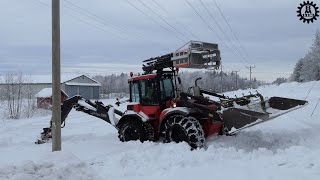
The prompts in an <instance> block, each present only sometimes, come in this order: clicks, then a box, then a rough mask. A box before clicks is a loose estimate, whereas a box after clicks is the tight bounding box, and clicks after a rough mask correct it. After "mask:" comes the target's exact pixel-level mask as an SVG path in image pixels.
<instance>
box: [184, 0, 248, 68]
mask: <svg viewBox="0 0 320 180" xmlns="http://www.w3.org/2000/svg"><path fill="white" fill-rule="evenodd" d="M186 2H187V3H188V4H189V6H190V7H191V8H192V9H193V10H194V11H195V12H196V14H197V15H198V16H199V17H200V18H201V20H202V21H203V22H204V23H205V24H206V25H207V27H208V28H209V29H210V30H211V31H212V32H213V33H214V34H216V36H217V37H218V39H219V40H220V41H221V42H222V44H223V45H224V46H225V47H227V48H228V49H230V51H231V52H232V54H233V55H235V56H237V55H236V54H235V53H234V50H233V49H232V48H230V47H229V46H228V45H227V44H226V43H225V42H224V40H223V39H222V38H221V37H220V36H219V34H217V33H216V32H215V31H214V30H213V28H212V27H211V26H210V24H209V23H208V22H207V21H206V20H205V19H204V18H203V17H202V16H201V14H200V13H199V12H198V11H197V10H196V8H195V7H194V6H193V5H192V4H191V3H190V2H189V1H188V0H186ZM241 60H242V59H241ZM243 63H244V64H246V63H245V62H244V61H243Z"/></svg>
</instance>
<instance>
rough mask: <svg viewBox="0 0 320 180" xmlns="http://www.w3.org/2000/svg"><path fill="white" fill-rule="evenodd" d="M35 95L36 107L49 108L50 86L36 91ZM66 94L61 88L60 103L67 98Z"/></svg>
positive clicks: (50, 104) (50, 98) (50, 102)
mask: <svg viewBox="0 0 320 180" xmlns="http://www.w3.org/2000/svg"><path fill="white" fill-rule="evenodd" d="M35 97H36V98H37V107H38V108H42V109H51V106H52V88H44V89H42V90H41V91H40V92H38V93H37V94H36V95H35ZM68 97H69V96H68V95H67V94H66V93H65V92H64V91H63V90H62V89H61V103H62V102H63V101H65V100H66V99H68Z"/></svg>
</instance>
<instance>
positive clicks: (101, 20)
mask: <svg viewBox="0 0 320 180" xmlns="http://www.w3.org/2000/svg"><path fill="white" fill-rule="evenodd" d="M64 1H65V2H66V3H68V4H70V5H72V6H74V7H76V8H78V9H80V10H81V11H83V12H85V13H87V14H90V15H91V16H92V17H91V16H88V15H85V14H83V13H81V12H79V11H76V10H74V9H72V10H73V11H76V12H78V13H81V14H82V15H85V16H86V17H88V18H91V19H93V20H95V21H97V22H99V23H101V24H103V25H105V26H107V27H109V25H110V26H111V27H112V28H113V29H115V30H117V31H119V32H122V33H124V34H126V35H129V37H131V36H135V37H137V38H139V39H143V38H142V37H141V36H139V35H136V34H132V33H129V32H127V31H125V30H124V28H122V27H119V26H117V25H114V24H113V23H111V22H110V21H108V20H106V19H105V18H102V17H100V16H98V15H96V14H94V13H92V12H90V11H88V10H86V9H84V8H82V7H80V6H78V5H76V4H74V3H72V2H70V1H68V0H64ZM66 7H67V6H66ZM69 9H70V8H69Z"/></svg>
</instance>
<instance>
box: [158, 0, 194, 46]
mask: <svg viewBox="0 0 320 180" xmlns="http://www.w3.org/2000/svg"><path fill="white" fill-rule="evenodd" d="M152 1H153V2H154V3H155V4H156V5H157V6H158V7H159V8H160V9H162V11H164V12H165V13H166V14H167V15H168V16H170V13H169V12H168V11H167V10H166V9H165V8H164V7H163V6H162V5H161V4H160V3H158V2H157V1H156V0H152ZM171 17H172V18H173V19H174V20H175V21H176V22H177V24H179V25H180V26H181V27H182V28H183V29H184V30H185V31H186V32H188V34H189V35H191V36H192V37H193V38H195V40H199V39H200V38H198V37H197V36H196V35H195V34H194V33H193V32H192V31H191V30H190V29H189V28H188V27H187V26H186V25H185V24H184V23H182V22H180V21H179V20H178V19H177V18H175V17H174V16H171Z"/></svg>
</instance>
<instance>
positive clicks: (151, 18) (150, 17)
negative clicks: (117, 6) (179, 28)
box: [126, 0, 185, 43]
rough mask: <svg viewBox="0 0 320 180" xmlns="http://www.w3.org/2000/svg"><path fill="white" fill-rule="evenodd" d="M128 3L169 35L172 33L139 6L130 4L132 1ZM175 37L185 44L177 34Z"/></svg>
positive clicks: (127, 0) (128, 0)
mask: <svg viewBox="0 0 320 180" xmlns="http://www.w3.org/2000/svg"><path fill="white" fill-rule="evenodd" d="M126 2H127V3H128V4H129V5H130V6H132V7H134V8H135V9H136V10H138V11H139V12H141V13H142V14H143V15H145V16H146V17H148V18H149V19H150V20H152V21H153V22H154V23H156V24H158V25H159V26H160V27H161V28H163V29H164V30H166V31H168V32H169V33H171V31H170V29H168V28H166V27H165V26H163V25H162V24H161V23H159V22H158V21H156V20H155V19H154V18H153V17H152V16H149V15H148V14H147V13H145V12H143V11H142V10H141V9H139V8H138V7H137V6H135V5H134V4H133V3H131V2H130V0H126ZM175 37H176V38H177V39H179V40H181V41H182V42H184V43H185V40H183V39H181V38H180V37H179V36H177V35H176V34H175Z"/></svg>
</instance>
